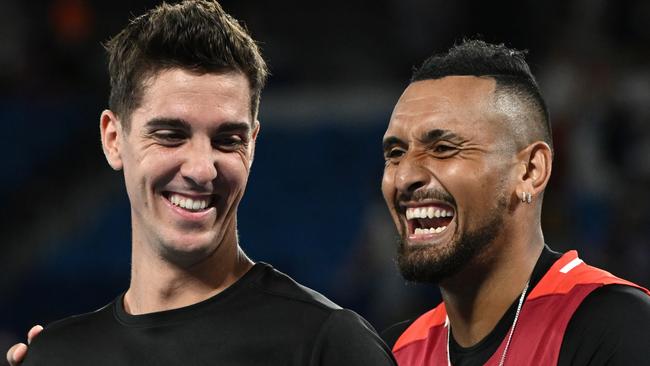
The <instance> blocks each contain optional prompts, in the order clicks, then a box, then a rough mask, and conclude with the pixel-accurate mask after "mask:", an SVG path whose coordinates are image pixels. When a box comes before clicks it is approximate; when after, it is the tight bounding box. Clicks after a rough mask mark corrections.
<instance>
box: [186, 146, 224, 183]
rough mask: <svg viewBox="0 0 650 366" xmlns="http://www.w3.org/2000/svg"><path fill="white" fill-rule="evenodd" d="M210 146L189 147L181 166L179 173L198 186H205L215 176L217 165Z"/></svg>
mask: <svg viewBox="0 0 650 366" xmlns="http://www.w3.org/2000/svg"><path fill="white" fill-rule="evenodd" d="M212 154H213V151H212V147H211V146H209V147H208V148H205V147H200V146H192V147H189V149H188V151H187V157H186V158H185V161H184V162H183V165H182V166H181V175H182V176H183V178H185V179H187V180H190V181H191V182H193V183H195V184H196V185H199V186H205V185H207V184H209V183H210V182H212V181H213V180H214V179H215V178H217V166H216V162H215V160H214V157H213V156H212Z"/></svg>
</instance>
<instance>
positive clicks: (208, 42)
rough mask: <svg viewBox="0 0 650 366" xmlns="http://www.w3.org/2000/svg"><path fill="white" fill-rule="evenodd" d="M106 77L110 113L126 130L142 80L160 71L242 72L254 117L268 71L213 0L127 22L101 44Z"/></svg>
mask: <svg viewBox="0 0 650 366" xmlns="http://www.w3.org/2000/svg"><path fill="white" fill-rule="evenodd" d="M105 48H106V51H107V52H108V58H109V63H108V71H109V75H110V85H111V91H110V97H109V108H110V109H111V110H113V112H115V113H116V114H117V115H118V116H119V117H120V118H121V119H122V123H123V124H124V127H125V129H126V130H127V131H128V130H129V127H130V116H131V113H133V111H134V110H135V109H137V108H138V107H139V105H140V103H141V102H142V96H143V91H144V83H145V81H146V80H147V79H148V78H150V77H153V76H155V74H156V73H157V72H159V71H162V70H165V69H170V68H182V69H187V70H190V71H193V72H197V73H200V74H203V73H227V72H232V71H235V72H241V73H243V74H244V75H245V76H246V78H247V79H248V82H249V86H250V91H251V101H250V104H251V105H250V107H251V115H252V117H253V119H254V118H256V117H257V112H258V107H259V101H260V94H261V92H262V89H263V87H264V84H265V82H266V77H267V74H268V69H267V67H266V63H265V62H264V59H263V58H262V55H261V53H260V50H259V48H258V46H257V44H256V43H255V41H254V40H253V39H252V38H251V36H250V35H249V34H248V32H247V31H246V30H245V29H244V28H243V27H242V26H241V25H240V24H239V23H238V22H237V20H236V19H234V18H233V17H232V16H230V15H229V14H227V13H226V12H225V11H224V10H223V9H222V8H221V6H220V5H219V4H218V3H217V2H216V1H208V0H186V1H183V2H182V3H179V4H174V5H169V4H166V3H162V4H161V5H159V6H157V7H156V8H154V9H151V10H149V11H148V12H147V13H145V14H143V15H141V16H139V17H137V18H135V19H133V20H131V22H130V23H129V24H128V25H127V26H126V27H125V28H124V29H123V30H122V31H121V32H120V33H118V34H117V35H116V36H115V37H113V38H112V39H110V40H109V41H108V42H107V43H106V45H105Z"/></svg>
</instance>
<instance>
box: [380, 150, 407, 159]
mask: <svg viewBox="0 0 650 366" xmlns="http://www.w3.org/2000/svg"><path fill="white" fill-rule="evenodd" d="M405 153H406V151H404V149H401V148H397V147H395V148H392V149H389V150H387V151H386V152H384V159H386V161H389V160H396V159H399V158H400V157H402V156H403V155H404V154H405Z"/></svg>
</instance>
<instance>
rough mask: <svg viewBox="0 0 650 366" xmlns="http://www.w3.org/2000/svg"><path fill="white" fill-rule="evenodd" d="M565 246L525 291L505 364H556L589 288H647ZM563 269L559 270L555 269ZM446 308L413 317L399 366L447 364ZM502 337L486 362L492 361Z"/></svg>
mask: <svg viewBox="0 0 650 366" xmlns="http://www.w3.org/2000/svg"><path fill="white" fill-rule="evenodd" d="M574 260H575V261H578V260H579V259H578V253H577V252H576V251H570V252H567V253H565V254H564V255H563V256H562V257H561V258H560V259H558V260H557V261H556V262H555V263H554V264H553V266H551V269H549V271H548V272H547V273H546V274H545V275H544V277H542V279H541V280H540V281H539V283H538V284H537V285H536V286H535V288H534V289H533V290H532V291H531V293H530V294H529V295H528V297H527V299H526V301H525V302H524V305H523V307H522V309H521V313H520V314H519V320H518V323H517V326H516V328H515V333H514V334H513V337H512V340H511V343H510V348H509V349H508V355H507V358H506V362H505V364H506V365H557V361H558V357H559V354H560V347H561V346H562V339H563V337H564V332H565V331H566V327H567V325H568V323H569V320H570V319H571V317H572V316H573V313H574V312H575V311H576V309H577V308H578V306H579V305H580V304H581V303H582V301H583V300H584V299H585V297H587V295H589V294H590V293H591V292H592V291H594V290H595V289H597V288H599V287H601V286H605V285H612V284H621V285H627V286H632V287H636V288H639V289H641V290H643V291H645V292H646V293H647V294H648V295H649V296H650V291H648V290H647V289H645V288H642V287H640V286H638V285H636V284H634V283H632V282H629V281H626V280H623V279H620V278H618V277H616V276H614V275H612V274H611V273H609V272H606V271H603V270H601V269H598V268H596V267H592V266H589V265H587V264H585V263H584V262H582V261H580V262H579V264H577V265H576V266H575V267H573V268H571V269H569V270H568V271H566V269H568V268H566V267H565V266H567V265H568V264H570V263H576V262H573V261H574ZM563 268H564V269H565V272H567V273H563V272H562V271H561V270H562V269H563ZM446 318H447V312H446V310H445V306H444V303H441V304H440V305H438V306H437V307H436V308H435V309H433V310H431V311H429V312H427V313H425V314H424V315H422V316H421V317H420V318H418V319H417V320H416V321H415V322H413V324H411V326H410V327H409V328H408V329H407V330H406V331H405V332H404V333H403V334H402V335H401V336H400V337H399V339H398V340H397V342H396V343H395V346H394V347H393V353H394V354H395V358H396V359H397V363H398V364H399V365H400V366H416V365H417V366H420V365H446V364H447V326H446V324H445V322H446ZM505 338H506V339H504V340H503V342H502V343H501V345H500V346H499V348H498V349H497V351H496V352H495V353H494V354H493V355H492V357H491V358H490V359H489V360H488V362H487V363H486V365H488V366H492V365H498V363H499V360H500V358H501V355H502V353H503V349H504V348H505V343H506V340H507V337H505Z"/></svg>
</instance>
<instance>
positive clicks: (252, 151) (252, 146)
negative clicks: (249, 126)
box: [248, 120, 260, 169]
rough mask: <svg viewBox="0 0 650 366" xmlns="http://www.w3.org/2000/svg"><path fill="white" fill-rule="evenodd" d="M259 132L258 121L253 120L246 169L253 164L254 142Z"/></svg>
mask: <svg viewBox="0 0 650 366" xmlns="http://www.w3.org/2000/svg"><path fill="white" fill-rule="evenodd" d="M259 133H260V121H258V120H255V122H254V123H253V131H252V132H251V142H250V146H251V158H250V160H249V161H248V169H250V168H251V166H253V158H254V157H255V142H256V141H257V135H258V134H259Z"/></svg>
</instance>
